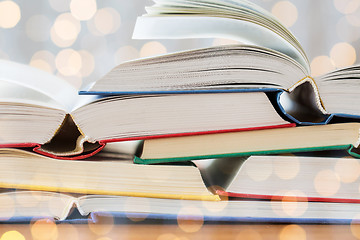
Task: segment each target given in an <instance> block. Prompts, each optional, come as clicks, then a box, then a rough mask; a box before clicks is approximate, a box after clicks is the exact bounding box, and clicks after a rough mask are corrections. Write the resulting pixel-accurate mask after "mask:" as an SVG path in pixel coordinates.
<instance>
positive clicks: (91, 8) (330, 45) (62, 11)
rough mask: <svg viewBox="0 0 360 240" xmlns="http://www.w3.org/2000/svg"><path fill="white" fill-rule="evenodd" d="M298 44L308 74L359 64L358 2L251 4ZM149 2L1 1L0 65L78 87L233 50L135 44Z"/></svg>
mask: <svg viewBox="0 0 360 240" xmlns="http://www.w3.org/2000/svg"><path fill="white" fill-rule="evenodd" d="M252 2H254V3H256V4H258V5H260V6H262V7H263V8H265V9H267V10H268V11H269V12H272V13H273V14H274V15H275V16H276V17H278V19H279V20H280V21H281V22H282V23H283V24H284V25H285V26H287V27H288V28H289V29H290V30H291V31H292V32H293V34H294V35H295V36H296V37H297V38H298V40H299V41H300V43H301V44H302V46H303V47H304V49H305V51H306V53H307V54H308V58H309V60H310V62H311V68H312V72H313V75H314V76H316V75H319V74H322V73H325V72H327V71H330V70H332V69H336V68H340V67H344V66H348V65H352V64H355V63H359V62H360V61H359V58H360V0H326V1H325V0H288V1H278V0H253V1H252ZM151 4H152V1H151V0H126V1H125V0H102V1H99V0H98V1H96V0H32V1H29V0H0V58H2V59H9V60H12V61H15V62H20V63H24V64H28V65H31V66H33V67H36V68H40V69H43V70H45V71H47V72H50V73H52V74H54V75H57V76H59V77H61V78H64V79H65V80H67V81H69V82H70V83H71V84H73V85H74V86H75V87H76V88H80V86H81V85H87V84H89V83H91V82H93V81H95V80H97V79H99V78H100V77H102V76H103V75H105V74H106V73H107V72H108V71H109V70H110V69H112V68H113V67H114V66H116V65H118V64H119V63H121V62H123V61H126V60H131V59H135V58H139V57H146V56H152V55H158V54H163V53H168V52H174V51H179V50H186V49H191V48H198V47H208V46H212V45H219V44H227V43H233V42H232V41H229V40H226V39H190V40H189V39H188V40H158V41H157V40H156V41H154V40H149V41H146V40H133V39H132V38H131V35H132V31H133V27H134V24H135V20H136V18H137V17H138V16H140V15H142V14H143V13H145V10H144V7H145V6H147V5H151Z"/></svg>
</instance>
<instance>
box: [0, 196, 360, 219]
mask: <svg viewBox="0 0 360 240" xmlns="http://www.w3.org/2000/svg"><path fill="white" fill-rule="evenodd" d="M0 203H1V204H0V210H1V213H2V214H1V216H0V221H9V220H12V221H22V222H23V221H30V220H32V219H34V218H35V219H39V218H50V219H54V220H65V219H67V217H68V216H69V214H70V213H71V212H72V210H74V209H78V211H79V213H80V214H81V215H82V216H83V218H84V219H87V220H89V218H90V221H91V220H93V221H95V222H96V221H97V220H98V219H99V218H100V219H101V218H103V217H104V216H105V217H110V218H113V217H121V218H123V219H126V218H128V219H133V220H134V219H142V220H144V219H161V220H175V221H176V220H177V221H181V220H198V221H200V222H202V221H205V222H212V221H225V222H226V221H227V222H230V221H231V222H279V223H280V222H282V223H291V222H293V223H348V224H349V223H351V222H353V221H358V220H359V215H358V214H357V212H359V211H360V205H359V204H349V203H319V202H292V201H289V202H283V201H247V200H240V201H239V200H235V201H219V202H204V201H196V200H180V199H160V198H143V197H126V196H106V195H85V196H81V197H76V196H71V195H68V194H61V193H53V192H40V191H16V192H4V193H0ZM89 214H90V216H89Z"/></svg>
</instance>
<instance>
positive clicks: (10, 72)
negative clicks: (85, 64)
mask: <svg viewBox="0 0 360 240" xmlns="http://www.w3.org/2000/svg"><path fill="white" fill-rule="evenodd" d="M0 82H2V83H1V84H2V85H0V87H1V89H4V92H6V91H7V88H3V87H9V88H11V89H12V90H11V91H12V93H13V92H14V89H15V88H19V91H21V92H19V93H16V94H15V95H14V96H15V98H17V99H22V100H24V102H28V103H30V102H31V101H35V102H39V101H40V102H43V103H44V104H46V105H48V106H50V107H51V106H54V104H55V105H56V106H57V107H59V106H63V107H62V108H63V109H64V110H66V111H71V109H72V108H73V107H72V106H73V105H74V103H76V102H77V99H78V95H77V90H76V89H75V88H74V87H72V86H71V85H70V84H69V83H67V82H66V81H65V80H62V79H60V78H58V77H55V76H53V75H51V74H49V73H47V72H44V71H41V70H38V69H36V68H33V67H30V66H27V65H23V64H19V63H15V62H11V61H6V60H0ZM9 83H11V84H12V87H10V86H11V84H9ZM16 85H17V86H16ZM15 86H16V87H15ZM20 86H22V87H20ZM20 89H21V90H20ZM26 89H29V91H27V90H26ZM4 92H2V93H4ZM7 95H8V94H7ZM1 96H3V95H1ZM50 99H51V100H50ZM46 102H48V104H47V103H46Z"/></svg>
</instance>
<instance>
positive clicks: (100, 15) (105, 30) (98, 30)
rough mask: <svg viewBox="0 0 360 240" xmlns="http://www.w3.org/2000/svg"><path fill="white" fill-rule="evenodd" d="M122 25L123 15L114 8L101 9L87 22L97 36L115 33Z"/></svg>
mask: <svg viewBox="0 0 360 240" xmlns="http://www.w3.org/2000/svg"><path fill="white" fill-rule="evenodd" d="M120 25H121V16H120V14H119V13H118V12H117V10H115V9H114V8H110V7H107V8H102V9H99V10H98V11H97V12H96V14H95V16H94V18H93V19H91V21H89V22H88V23H87V26H88V28H89V31H90V32H91V33H92V34H94V35H96V36H103V35H107V34H111V33H115V32H116V31H117V30H118V29H119V27H120Z"/></svg>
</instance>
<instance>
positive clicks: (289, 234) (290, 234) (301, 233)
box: [279, 224, 307, 240]
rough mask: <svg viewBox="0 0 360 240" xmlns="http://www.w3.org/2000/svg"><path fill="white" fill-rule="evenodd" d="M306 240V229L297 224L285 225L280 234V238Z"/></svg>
mask: <svg viewBox="0 0 360 240" xmlns="http://www.w3.org/2000/svg"><path fill="white" fill-rule="evenodd" d="M290 239H291V240H306V239H307V237H306V232H305V230H304V229H303V228H302V227H301V226H299V225H296V224H291V225H287V226H285V227H284V228H283V229H282V230H281V232H280V234H279V240H290Z"/></svg>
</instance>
